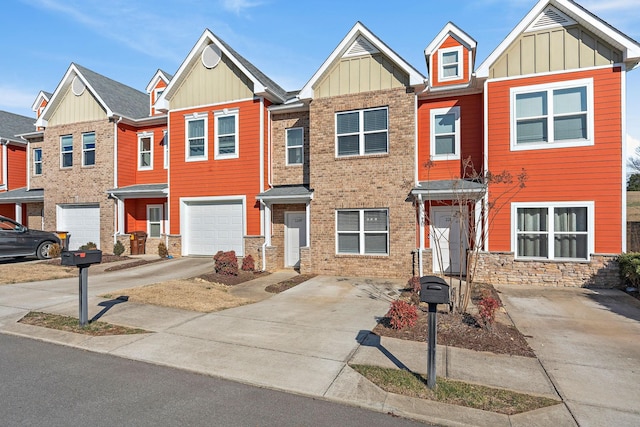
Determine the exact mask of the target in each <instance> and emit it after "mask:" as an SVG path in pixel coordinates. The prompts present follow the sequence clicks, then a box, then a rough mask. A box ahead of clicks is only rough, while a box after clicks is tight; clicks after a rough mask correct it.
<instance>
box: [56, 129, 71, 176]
mask: <svg viewBox="0 0 640 427" xmlns="http://www.w3.org/2000/svg"><path fill="white" fill-rule="evenodd" d="M65 137H70V138H71V151H70V153H71V166H63V158H64V154H69V152H63V151H62V138H65ZM59 147H60V169H71V168H73V135H72V134H68V135H60V144H59Z"/></svg>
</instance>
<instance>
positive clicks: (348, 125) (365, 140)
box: [336, 107, 389, 157]
mask: <svg viewBox="0 0 640 427" xmlns="http://www.w3.org/2000/svg"><path fill="white" fill-rule="evenodd" d="M387 116H388V109H387V107H383V108H372V109H367V110H358V111H348V112H344V113H337V114H336V155H337V156H338V157H342V156H363V155H367V154H381V153H388V152H389V144H388V129H389V124H388V118H387Z"/></svg>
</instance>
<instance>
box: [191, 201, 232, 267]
mask: <svg viewBox="0 0 640 427" xmlns="http://www.w3.org/2000/svg"><path fill="white" fill-rule="evenodd" d="M183 206H184V211H183V215H184V217H183V224H184V228H183V233H184V235H183V239H184V240H183V243H182V244H183V248H182V249H183V254H184V255H215V253H216V252H218V251H231V250H233V251H235V252H236V255H238V256H243V255H244V247H243V235H244V226H243V204H242V201H237V202H236V201H232V202H228V201H225V202H209V201H189V202H183Z"/></svg>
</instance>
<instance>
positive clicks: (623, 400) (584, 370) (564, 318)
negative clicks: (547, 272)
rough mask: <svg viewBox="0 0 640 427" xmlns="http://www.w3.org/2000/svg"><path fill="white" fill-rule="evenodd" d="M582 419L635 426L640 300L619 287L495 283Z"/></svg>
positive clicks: (639, 394)
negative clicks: (615, 288) (585, 287)
mask: <svg viewBox="0 0 640 427" xmlns="http://www.w3.org/2000/svg"><path fill="white" fill-rule="evenodd" d="M497 289H498V290H499V291H500V292H501V294H500V296H501V298H502V301H503V303H504V304H505V306H506V309H507V312H508V313H509V315H510V316H511V318H512V319H513V322H514V323H515V325H516V327H517V328H518V329H519V330H520V332H522V333H523V334H524V335H525V336H528V341H529V345H530V346H531V348H532V349H533V350H534V351H535V353H536V355H537V356H538V359H539V360H540V363H541V364H542V366H543V367H544V369H545V371H546V373H547V374H548V375H549V377H550V379H551V381H552V382H553V384H554V387H556V389H557V390H558V392H559V394H560V396H562V398H563V400H564V401H565V403H566V405H567V407H568V408H569V410H570V411H571V414H572V416H573V417H574V418H575V419H576V420H577V422H578V424H579V425H581V426H640V301H638V300H636V299H635V298H632V297H630V296H629V295H627V294H625V293H624V292H622V291H619V290H612V289H593V290H590V289H575V288H540V287H520V286H519V287H515V286H500V287H497Z"/></svg>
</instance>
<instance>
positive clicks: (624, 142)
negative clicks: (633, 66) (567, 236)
mask: <svg viewBox="0 0 640 427" xmlns="http://www.w3.org/2000/svg"><path fill="white" fill-rule="evenodd" d="M621 67H622V71H623V72H622V73H620V79H621V82H620V86H621V88H620V89H621V92H622V93H621V94H620V96H621V99H622V102H621V104H622V114H621V116H622V117H621V119H622V123H621V125H622V209H621V210H622V242H621V243H622V252H623V253H624V252H627V186H626V182H627V158H626V155H627V70H626V66H625V65H624V64H623V65H621ZM595 250H596V248H595V247H594V248H593V251H594V252H595Z"/></svg>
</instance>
